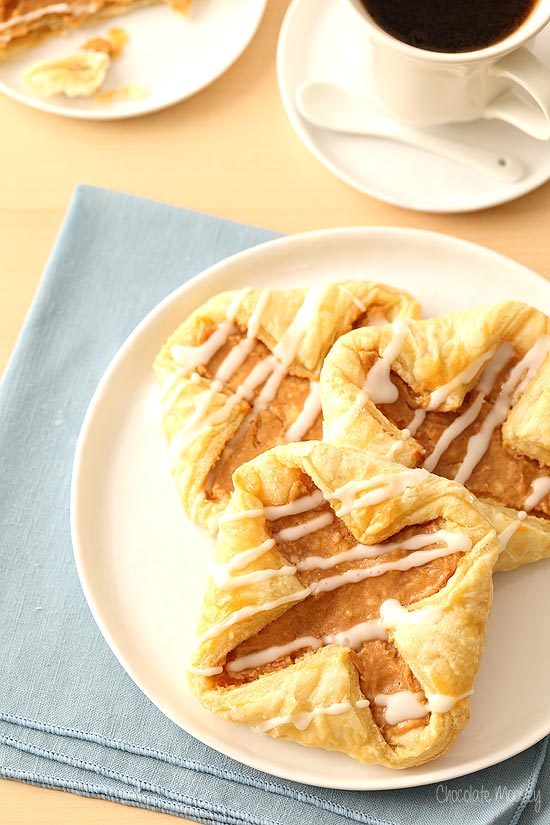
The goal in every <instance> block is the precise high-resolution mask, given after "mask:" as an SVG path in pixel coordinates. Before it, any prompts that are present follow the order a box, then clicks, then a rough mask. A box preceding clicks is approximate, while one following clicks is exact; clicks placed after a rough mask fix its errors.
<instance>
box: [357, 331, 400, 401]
mask: <svg viewBox="0 0 550 825" xmlns="http://www.w3.org/2000/svg"><path fill="white" fill-rule="evenodd" d="M392 329H393V336H392V338H391V339H390V341H389V343H388V345H387V346H386V348H385V350H384V353H383V355H382V356H381V357H379V358H378V360H377V361H376V363H375V364H373V366H372V367H371V368H370V370H369V371H368V373H367V377H366V380H365V383H364V384H363V392H364V393H366V395H367V397H368V398H370V399H371V401H373V403H374V404H391V403H392V402H393V401H397V399H398V397H399V391H398V389H397V387H396V386H395V384H394V383H393V382H392V381H391V379H390V371H391V368H392V364H393V363H394V361H395V359H396V358H397V356H398V355H399V353H400V352H401V350H402V349H403V344H404V342H405V337H406V335H407V333H408V331H409V327H408V324H407V322H406V321H403V320H399V321H394V322H393V324H392Z"/></svg>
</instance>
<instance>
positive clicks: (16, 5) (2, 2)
mask: <svg viewBox="0 0 550 825" xmlns="http://www.w3.org/2000/svg"><path fill="white" fill-rule="evenodd" d="M158 1H159V0H90V2H87V0H62V2H55V0H15V2H14V0H0V62H2V60H7V59H9V58H11V57H13V56H14V55H16V54H18V53H19V52H21V51H23V50H25V49H28V48H30V47H32V46H37V45H38V44H39V43H41V42H42V41H43V40H45V39H46V38H48V37H52V36H54V35H62V34H67V33H68V32H70V31H72V30H73V29H76V28H78V27H79V26H82V25H84V24H86V23H90V24H91V23H99V22H101V21H102V20H109V19H110V18H112V17H115V16H117V15H120V14H126V13H127V12H129V11H133V10H134V9H137V8H141V7H142V6H150V5H152V4H153V3H156V2H158ZM170 5H171V6H172V7H173V8H175V9H176V10H177V11H182V12H185V11H187V9H188V7H189V6H190V5H191V0H174V2H173V3H172V2H171V3H170Z"/></svg>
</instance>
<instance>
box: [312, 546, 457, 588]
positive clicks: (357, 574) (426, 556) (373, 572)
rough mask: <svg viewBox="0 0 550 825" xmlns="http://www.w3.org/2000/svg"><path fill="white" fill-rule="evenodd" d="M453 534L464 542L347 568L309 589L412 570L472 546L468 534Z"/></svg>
mask: <svg viewBox="0 0 550 825" xmlns="http://www.w3.org/2000/svg"><path fill="white" fill-rule="evenodd" d="M453 535H455V536H456V537H457V538H458V536H461V537H463V539H464V542H460V543H459V542H458V541H456V542H453V545H451V546H447V547H438V548H434V549H433V550H420V551H417V552H413V553H410V554H409V555H408V556H404V557H403V558H401V559H397V560H396V561H389V562H380V563H379V564H374V565H372V567H358V568H354V569H352V570H346V572H345V573H340V574H338V575H336V576H328V577H327V578H325V579H320V580H319V581H316V582H312V583H311V584H310V585H308V588H307V589H308V590H309V592H310V593H311V594H312V595H315V594H317V593H327V592H329V591H331V590H336V589H337V588H338V587H342V585H344V584H354V583H357V582H362V581H364V580H365V579H370V578H376V577H378V576H383V575H384V573H388V572H389V571H390V570H411V569H412V568H413V567H422V566H423V565H424V564H427V563H428V562H429V561H433V560H434V559H440V558H443V557H444V556H450V555H452V554H453V553H456V552H459V551H466V550H469V549H470V548H471V542H470V539H469V537H468V536H467V535H466V534H462V533H461V534H458V533H455V534H453Z"/></svg>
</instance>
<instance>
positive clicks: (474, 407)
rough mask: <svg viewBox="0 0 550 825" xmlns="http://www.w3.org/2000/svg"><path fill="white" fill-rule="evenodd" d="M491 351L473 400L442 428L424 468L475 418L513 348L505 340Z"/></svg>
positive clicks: (429, 468) (436, 458)
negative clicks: (495, 349)
mask: <svg viewBox="0 0 550 825" xmlns="http://www.w3.org/2000/svg"><path fill="white" fill-rule="evenodd" d="M492 353H493V355H492V357H491V360H490V361H489V363H488V364H487V366H486V367H485V369H484V370H483V372H482V374H481V378H480V380H479V383H478V385H477V391H478V392H477V395H476V397H475V399H474V401H473V402H472V403H471V404H470V406H469V407H468V409H467V410H466V411H465V412H463V413H462V414H461V415H459V416H458V417H457V418H455V420H454V421H453V422H452V423H451V424H449V426H448V427H447V428H446V429H445V430H443V432H442V433H441V435H440V436H439V439H438V441H437V443H436V445H435V447H434V449H433V452H432V453H431V455H430V456H428V458H426V461H425V462H424V464H423V466H424V467H425V468H426V470H429V471H430V472H432V471H433V470H434V469H435V467H436V466H437V464H438V462H439V460H440V458H441V456H442V455H443V453H444V452H445V451H446V450H447V449H448V448H449V447H450V445H451V444H452V442H453V441H454V439H455V438H457V437H458V436H459V435H460V434H461V433H463V432H464V430H466V429H467V428H468V427H469V426H470V425H471V424H473V422H474V421H475V420H476V419H477V417H478V415H479V413H480V412H481V408H482V406H483V402H484V400H485V398H486V397H487V396H488V395H489V393H490V392H491V391H492V389H493V387H494V385H495V381H496V379H497V377H498V375H499V373H500V372H501V371H502V370H503V369H504V367H505V366H506V364H507V363H508V362H509V360H510V359H511V358H512V356H513V354H514V350H513V349H512V347H511V346H510V344H509V343H507V342H505V343H504V344H502V345H501V346H500V347H499V348H498V350H497V351H496V353H495V351H494V350H493V351H492ZM485 360H487V359H486V358H485ZM479 361H480V359H479V358H478V359H477V362H474V365H476V366H477V363H478V362H479ZM474 365H471V366H474ZM464 372H466V371H464ZM476 373H477V369H476V370H475V371H473V374H474V375H475V374H476ZM461 375H464V373H461ZM445 400H446V399H445Z"/></svg>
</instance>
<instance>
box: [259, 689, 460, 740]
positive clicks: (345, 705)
mask: <svg viewBox="0 0 550 825" xmlns="http://www.w3.org/2000/svg"><path fill="white" fill-rule="evenodd" d="M470 694H471V691H469V692H468V693H465V694H463V695H462V696H456V697H454V696H447V695H445V694H443V693H441V694H440V693H430V694H429V699H428V698H427V697H426V698H425V697H424V694H423V693H413V692H412V691H410V690H401V691H399V692H398V693H378V694H377V695H376V696H375V698H374V704H375V705H379V706H381V707H384V708H385V710H384V717H385V719H386V722H387V723H388V725H396V724H398V723H399V722H404V721H406V720H408V719H422V718H423V717H424V716H427V715H428V713H430V712H433V713H445V712H447V711H449V710H451V709H452V708H453V707H454V706H455V704H456V702H457V701H458V700H459V699H463V698H465V697H466V696H469V695H470ZM369 705H370V702H369V700H368V699H359V700H358V701H356V702H353V703H351V702H347V701H346V702H334V704H332V705H328V706H327V707H324V708H314V710H311V711H299V712H298V713H290V714H288V715H287V716H275V717H273V718H272V719H267V720H266V721H265V722H260V723H259V724H258V725H255V726H254V730H255V731H257V732H258V733H266V732H267V731H269V730H273V728H277V727H279V726H280V725H294V727H295V728H296V729H297V730H305V729H306V728H307V727H308V726H309V725H310V724H311V722H312V721H313V720H314V719H316V718H317V717H318V716H338V715H340V714H341V713H346V711H348V710H352V709H353V708H354V707H355V708H367V707H369Z"/></svg>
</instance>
